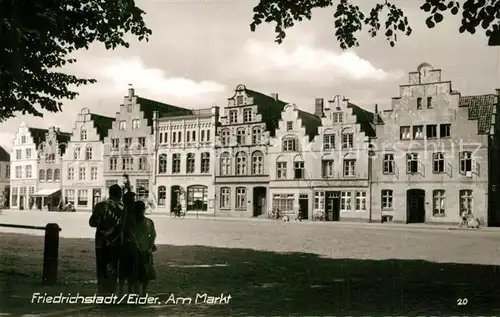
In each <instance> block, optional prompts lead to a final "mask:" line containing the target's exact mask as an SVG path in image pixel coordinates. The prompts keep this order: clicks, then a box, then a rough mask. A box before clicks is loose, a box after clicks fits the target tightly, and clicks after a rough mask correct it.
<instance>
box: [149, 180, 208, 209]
mask: <svg viewBox="0 0 500 317" xmlns="http://www.w3.org/2000/svg"><path fill="white" fill-rule="evenodd" d="M156 182H157V183H156V186H155V196H156V198H157V199H156V200H157V202H156V206H155V208H154V212H155V213H171V212H173V210H174V208H176V207H177V208H179V207H180V208H181V211H183V212H187V213H205V214H213V213H214V197H215V192H214V186H213V183H212V179H211V178H210V177H206V178H195V177H193V178H185V177H182V178H175V177H172V178H170V177H169V178H166V177H159V178H157V181H156Z"/></svg>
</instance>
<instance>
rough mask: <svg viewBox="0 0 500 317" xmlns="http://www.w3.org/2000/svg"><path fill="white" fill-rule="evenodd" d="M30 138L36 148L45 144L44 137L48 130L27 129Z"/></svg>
mask: <svg viewBox="0 0 500 317" xmlns="http://www.w3.org/2000/svg"><path fill="white" fill-rule="evenodd" d="M28 129H29V131H30V133H31V136H32V137H33V142H35V145H36V146H37V147H38V146H39V145H40V144H42V143H43V142H45V137H46V135H47V132H49V130H48V129H40V128H32V127H28Z"/></svg>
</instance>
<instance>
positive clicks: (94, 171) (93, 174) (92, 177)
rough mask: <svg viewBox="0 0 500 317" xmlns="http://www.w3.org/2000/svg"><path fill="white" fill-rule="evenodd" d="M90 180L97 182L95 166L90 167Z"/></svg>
mask: <svg viewBox="0 0 500 317" xmlns="http://www.w3.org/2000/svg"><path fill="white" fill-rule="evenodd" d="M56 171H58V170H56ZM90 179H91V180H93V181H95V180H97V166H95V165H92V167H91V168H90Z"/></svg>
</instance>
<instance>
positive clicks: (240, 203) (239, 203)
mask: <svg viewBox="0 0 500 317" xmlns="http://www.w3.org/2000/svg"><path fill="white" fill-rule="evenodd" d="M236 208H237V209H244V210H246V209H247V189H246V188H244V187H238V188H236Z"/></svg>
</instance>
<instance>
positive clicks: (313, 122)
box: [298, 110, 321, 141]
mask: <svg viewBox="0 0 500 317" xmlns="http://www.w3.org/2000/svg"><path fill="white" fill-rule="evenodd" d="M298 111H299V118H300V119H301V121H302V126H303V127H305V128H306V133H307V135H308V136H309V141H312V140H313V139H314V137H315V136H316V135H318V134H319V133H318V127H319V126H321V118H320V117H318V116H316V115H313V114H311V113H309V112H305V111H302V110H298Z"/></svg>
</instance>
